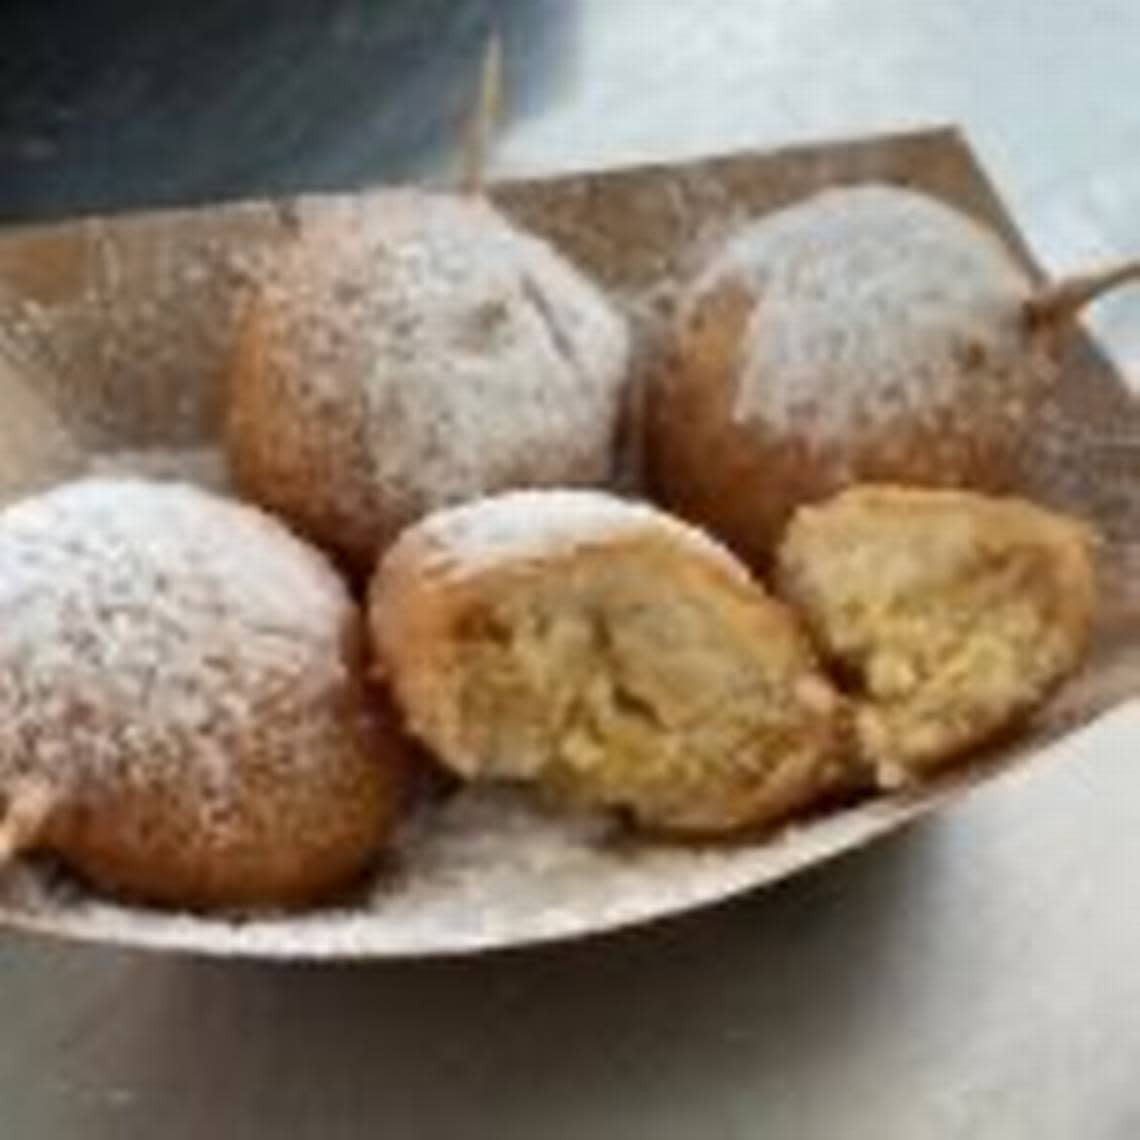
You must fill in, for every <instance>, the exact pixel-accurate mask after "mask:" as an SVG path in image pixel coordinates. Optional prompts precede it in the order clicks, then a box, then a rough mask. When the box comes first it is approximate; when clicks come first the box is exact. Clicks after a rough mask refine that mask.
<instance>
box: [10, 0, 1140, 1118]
mask: <svg viewBox="0 0 1140 1140" xmlns="http://www.w3.org/2000/svg"><path fill="white" fill-rule="evenodd" d="M160 7H161V6H155V5H148V4H143V3H138V2H136V3H121V2H120V3H106V4H101V5H91V6H87V7H86V8H83V9H81V8H80V7H79V6H78V5H75V4H71V5H68V4H66V3H64V2H62V0H37V2H36V3H32V2H31V0H9V2H8V3H7V4H5V5H4V6H3V7H2V8H0V216H2V217H4V218H6V219H15V218H21V217H24V218H27V217H33V216H37V217H38V216H47V215H57V214H62V213H66V212H68V211H72V210H79V209H87V210H89V209H103V208H108V207H118V206H132V205H138V204H142V203H145V202H164V201H190V200H204V199H210V198H219V197H226V196H232V195H235V194H249V193H255V192H260V191H265V190H272V189H275V188H277V189H284V188H297V187H300V186H329V185H356V184H361V183H365V182H368V181H372V180H375V179H376V178H379V177H382V176H390V175H394V174H407V173H410V172H415V171H419V170H426V169H438V168H439V166H440V164H441V162H442V156H443V155H444V154H445V152H446V150H447V140H448V138H449V137H450V135H451V129H452V128H451V124H453V122H454V120H455V115H456V112H457V109H458V108H459V107H460V106H462V103H463V100H464V98H465V91H466V90H467V89H468V86H469V83H470V77H471V75H472V73H473V68H474V63H475V58H476V56H477V53H478V44H479V41H480V36H481V34H482V33H481V29H482V28H483V27H484V26H485V21H486V18H487V15H488V9H489V8H494V10H495V14H496V17H497V19H498V20H499V21H500V23H501V24H502V26H503V27H504V28H505V29H506V36H507V41H508V46H509V49H510V68H509V73H510V78H511V88H512V106H513V113H512V117H511V120H510V122H509V123H508V124H507V127H506V129H505V132H504V136H503V139H502V144H501V146H500V148H499V151H498V154H497V158H496V163H497V166H498V168H499V169H500V170H503V171H520V170H535V169H547V168H551V167H560V166H574V167H580V166H586V165H592V164H597V163H617V162H624V161H630V160H639V159H646V158H663V157H671V156H677V155H684V154H693V153H700V152H710V151H717V150H726V149H731V148H738V147H755V146H766V145H770V144H773V143H778V142H784V141H790V140H794V139H803V138H812V137H822V136H830V135H839V134H848V133H855V132H866V131H869V130H875V129H880V128H888V127H897V126H904V125H914V124H918V123H929V122H931V121H947V120H952V121H957V122H960V123H962V124H964V125H965V127H966V129H967V131H968V133H969V136H970V138H971V140H972V142H973V143H974V144H975V145H976V147H977V148H978V150H979V152H980V154H981V156H982V158H983V160H984V161H985V162H986V163H987V165H988V166H989V169H990V171H991V172H992V174H993V175H994V177H995V179H996V181H997V184H998V186H999V187H1000V188H1001V190H1002V191H1003V193H1004V194H1005V195H1006V197H1007V199H1008V201H1009V202H1010V203H1011V205H1012V207H1013V209H1014V212H1015V214H1016V215H1017V216H1018V218H1019V220H1020V221H1021V223H1022V224H1023V226H1024V228H1025V230H1026V232H1027V233H1028V235H1029V237H1030V239H1031V241H1032V242H1033V244H1034V245H1035V246H1036V248H1037V250H1038V252H1039V253H1040V255H1041V256H1042V258H1043V260H1044V261H1045V263H1046V264H1048V265H1050V266H1055V267H1056V268H1058V269H1059V268H1063V267H1067V266H1071V265H1073V264H1076V263H1077V262H1079V261H1081V260H1084V259H1091V260H1096V259H1097V258H1099V257H1103V256H1108V255H1110V254H1113V253H1123V252H1129V251H1131V252H1133V253H1135V252H1136V251H1138V250H1140V164H1138V163H1137V162H1136V161H1135V153H1136V149H1137V145H1138V144H1140V99H1137V98H1136V94H1137V85H1138V84H1140V7H1138V6H1137V5H1136V4H1135V2H1134V0H1085V2H1084V3H1081V4H1077V3H1075V2H1073V3H1069V2H1066V0H1055V2H1053V3H1049V4H1029V3H1027V2H1019V0H958V2H957V3H953V4H951V3H937V2H936V0H862V2H861V3H859V4H854V3H851V2H850V0H802V2H800V3H796V4H790V3H787V2H785V0H581V2H579V3H570V2H568V0H565V2H543V3H538V2H537V0H532V2H530V3H527V2H520V3H518V4H512V3H508V2H502V3H499V4H497V5H491V4H487V5H480V4H475V3H468V4H458V3H428V2H422V3H419V4H416V3H412V2H408V3H403V4H400V3H388V4H385V5H368V4H365V3H362V2H359V3H358V2H355V0H353V2H348V0H339V2H336V3H330V4H328V5H322V6H317V5H310V6H300V5H297V6H293V7H294V8H295V9H301V8H302V7H307V8H309V9H313V11H311V12H308V13H306V12H301V11H290V12H285V11H284V9H285V6H284V5H278V6H276V7H274V6H271V5H268V4H265V3H258V2H255V0H242V2H240V3H234V4H229V5H223V4H212V5H211V4H206V5H199V6H197V7H195V8H194V9H193V11H191V10H189V9H187V10H186V11H184V12H180V13H179V14H178V16H177V17H173V16H167V15H164V14H161V13H160V12H159V8H160ZM318 8H319V9H320V11H319V13H318V12H317V11H316V9H318ZM72 9H74V11H72ZM1138 318H1140V298H1138V297H1137V296H1136V295H1133V296H1131V297H1128V296H1121V297H1119V298H1114V299H1113V300H1112V301H1111V302H1109V303H1106V304H1105V305H1103V306H1102V307H1101V308H1100V310H1099V311H1098V314H1097V318H1096V325H1097V328H1098V330H1099V331H1100V332H1101V334H1102V335H1103V337H1104V338H1105V340H1106V342H1107V343H1108V345H1109V347H1110V348H1111V349H1112V350H1113V351H1114V352H1115V353H1116V354H1117V356H1118V358H1119V359H1120V360H1121V361H1122V362H1123V363H1124V364H1125V366H1127V364H1128V362H1129V361H1130V360H1132V359H1136V360H1140V319H1138ZM1137 836H1140V703H1138V702H1133V704H1132V705H1131V706H1129V707H1127V708H1125V709H1122V710H1120V711H1119V712H1117V713H1115V714H1113V716H1111V717H1110V718H1108V719H1107V720H1106V721H1103V722H1101V723H1100V724H1099V725H1097V726H1095V727H1094V728H1092V729H1091V730H1089V731H1087V732H1085V733H1083V734H1082V735H1081V736H1080V737H1079V738H1077V739H1075V740H1073V741H1071V742H1070V743H1067V744H1066V745H1064V746H1063V747H1061V748H1059V749H1057V750H1055V752H1054V753H1053V754H1052V755H1051V756H1050V758H1049V759H1047V760H1043V761H1042V762H1041V763H1040V764H1039V765H1035V766H1034V767H1033V768H1032V769H1031V770H1029V771H1025V772H1022V773H1018V774H1016V775H1011V776H1009V777H1007V778H1005V779H1003V780H1001V781H999V782H998V783H996V784H995V785H993V786H991V787H989V788H987V789H985V790H983V791H981V792H979V793H976V794H975V795H973V796H972V797H971V798H970V799H969V800H968V801H967V802H965V803H964V804H962V805H961V806H959V807H958V808H957V809H955V810H953V811H950V812H948V813H945V814H944V815H943V816H940V817H939V818H937V819H935V820H933V821H930V822H927V823H924V824H922V825H921V826H918V827H916V828H914V829H912V830H910V831H908V832H906V833H904V834H902V835H899V836H897V837H895V838H892V839H890V840H888V841H885V842H882V843H880V844H878V845H876V846H874V847H872V848H870V849H868V850H865V851H863V852H861V853H858V854H856V855H853V856H850V857H848V858H846V859H844V860H842V861H840V862H839V863H837V864H835V865H832V866H828V867H824V868H821V869H819V870H818V871H816V872H813V873H811V874H809V875H806V876H803V877H802V878H799V879H797V880H794V881H791V882H788V883H786V884H783V885H781V886H780V887H779V888H777V889H775V890H772V891H769V892H766V893H764V894H762V895H757V896H753V897H750V898H748V899H746V900H744V901H741V902H738V903H735V904H732V905H731V906H728V907H725V908H721V909H719V910H715V911H712V912H708V913H705V914H702V915H697V916H694V917H691V918H688V919H686V920H683V921H680V922H677V923H671V924H665V925H662V926H659V927H657V928H653V929H650V930H646V931H642V932H639V933H634V934H628V935H623V936H621V937H617V938H612V939H605V940H599V941H595V942H590V943H585V944H582V945H578V946H571V947H563V948H555V949H549V950H544V951H541V952H527V953H513V954H502V955H496V956H492V957H489V958H486V959H483V960H469V961H455V962H440V963H434V964H418V965H417V964H410V965H400V966H374V967H339V968H327V967H326V968H319V969H318V968H300V967H291V968H283V967H262V966H256V965H250V964H246V965H233V964H225V963H216V962H199V961H191V960H183V959H173V958H162V957H150V956H145V955H138V954H123V953H114V952H101V951H95V950H90V949H84V948H75V947H61V946H56V945H53V944H49V943H47V942H42V941H38V940H24V939H17V938H11V937H8V938H4V939H3V940H2V941H0V1010H2V1011H3V1014H2V1016H0V1136H2V1137H4V1138H5V1140H7V1138H8V1137H12V1138H24V1137H29V1138H34V1140H57V1138H64V1137H83V1138H84V1140H99V1138H103V1137H106V1138H108V1140H109V1138H112V1137H113V1138H116V1140H119V1138H132V1137H140V1138H146V1140H152V1138H154V1137H162V1138H163V1140H180V1138H182V1137H186V1138H191V1137H194V1138H197V1137H203V1136H217V1137H240V1138H246V1137H248V1138H257V1137H263V1136H264V1137H275V1138H280V1137H302V1138H308V1137H313V1138H317V1137H320V1138H338V1137H345V1138H349V1137H357V1136H360V1137H364V1136H369V1137H372V1136H385V1137H394V1138H403V1137H407V1138H409V1140H432V1138H437V1137H438V1138H441V1140H445V1138H446V1140H451V1138H455V1137H462V1138H464V1140H468V1138H470V1140H478V1138H479V1137H484V1136H485V1137H488V1138H491V1137H494V1138H495V1140H512V1138H515V1137H518V1138H520V1140H546V1138H550V1140H556V1138H563V1137H564V1138H567V1140H578V1138H581V1137H599V1138H605V1140H608V1138H610V1137H613V1138H641V1137H646V1138H650V1137H651V1138H652V1140H672V1138H676V1140H690V1138H692V1137H702V1138H705V1140H722V1138H724V1140H728V1138H736V1137H741V1138H743V1137H758V1136H765V1137H785V1136H786V1137H794V1138H796V1140H814V1138H820V1140H830V1138H835V1137H843V1138H844V1140H863V1138H866V1140H893V1138H896V1137H897V1138H899V1140H924V1138H927V1137H929V1138H939V1140H943V1138H947V1137H967V1136H968V1137H970V1138H971V1140H986V1138H990V1137H993V1138H995V1140H996V1138H1000V1140H1017V1138H1020V1137H1033V1138H1034V1140H1073V1138H1076V1137H1080V1138H1082V1140H1128V1138H1130V1137H1134V1136H1137V1135H1140V1083H1138V1082H1137V1062H1138V1060H1140V908H1138V907H1137V897H1138V895H1140V841H1138V839H1137Z"/></svg>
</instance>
